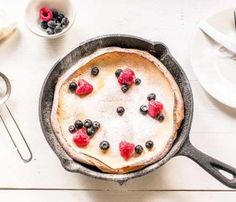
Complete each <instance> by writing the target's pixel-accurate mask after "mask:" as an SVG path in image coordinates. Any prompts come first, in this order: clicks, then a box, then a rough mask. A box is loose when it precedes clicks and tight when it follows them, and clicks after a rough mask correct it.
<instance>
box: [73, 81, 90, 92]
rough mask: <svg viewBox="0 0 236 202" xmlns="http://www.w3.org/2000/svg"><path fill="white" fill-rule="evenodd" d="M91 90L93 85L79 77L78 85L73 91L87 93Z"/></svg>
mask: <svg viewBox="0 0 236 202" xmlns="http://www.w3.org/2000/svg"><path fill="white" fill-rule="evenodd" d="M92 91H93V86H92V85H91V84H90V83H88V82H87V81H85V80H84V79H80V80H79V81H78V87H77V89H76V91H75V93H76V94H77V95H87V94H89V93H91V92H92Z"/></svg>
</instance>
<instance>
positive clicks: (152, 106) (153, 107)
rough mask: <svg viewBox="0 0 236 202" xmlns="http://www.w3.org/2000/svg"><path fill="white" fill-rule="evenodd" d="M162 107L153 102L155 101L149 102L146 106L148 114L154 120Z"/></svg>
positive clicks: (158, 103)
mask: <svg viewBox="0 0 236 202" xmlns="http://www.w3.org/2000/svg"><path fill="white" fill-rule="evenodd" d="M163 108H164V106H163V104H162V103H160V102H158V101H155V100H150V101H149V104H148V114H149V115H150V116H151V117H153V118H155V117H157V116H158V115H159V114H160V113H161V111H162V110H163Z"/></svg>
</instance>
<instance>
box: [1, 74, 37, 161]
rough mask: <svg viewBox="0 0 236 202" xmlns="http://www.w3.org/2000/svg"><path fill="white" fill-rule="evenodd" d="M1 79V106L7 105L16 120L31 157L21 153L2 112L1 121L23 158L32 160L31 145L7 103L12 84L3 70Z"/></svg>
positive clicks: (10, 114)
mask: <svg viewBox="0 0 236 202" xmlns="http://www.w3.org/2000/svg"><path fill="white" fill-rule="evenodd" d="M0 79H1V81H2V84H3V85H2V87H1V86H0V90H1V92H0V106H2V105H4V106H5V108H6V110H7V112H8V114H9V116H10V117H11V119H12V120H13V122H14V124H15V126H16V128H17V129H18V132H19V134H20V136H21V138H22V140H23V142H24V144H25V146H26V148H27V150H28V152H29V157H27V158H26V157H24V156H23V155H22V153H21V151H20V149H19V147H18V145H17V143H16V141H15V140H14V138H13V136H12V134H11V132H10V130H9V128H8V127H7V124H6V122H5V120H4V119H3V117H2V116H1V114H0V119H1V121H2V122H3V125H4V127H5V128H6V131H7V133H8V135H9V137H10V139H11V141H12V143H13V145H14V147H15V148H16V151H17V153H18V154H19V156H20V158H21V159H22V160H23V161H24V162H25V163H27V162H30V161H31V160H32V157H33V155H32V152H31V149H30V147H29V145H28V143H27V141H26V139H25V137H24V135H23V133H22V131H21V129H20V127H19V125H18V124H17V122H16V120H15V118H14V116H13V114H12V113H11V111H10V109H9V107H8V106H7V104H6V102H7V100H8V99H9V97H10V94H11V84H10V81H9V79H8V78H7V77H6V76H5V75H4V74H3V73H1V72H0ZM4 89H5V90H4Z"/></svg>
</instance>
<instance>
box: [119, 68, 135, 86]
mask: <svg viewBox="0 0 236 202" xmlns="http://www.w3.org/2000/svg"><path fill="white" fill-rule="evenodd" d="M134 80H135V74H134V72H133V70H131V69H128V68H127V69H124V70H123V71H122V72H121V73H120V75H119V77H118V82H119V83H120V84H121V85H122V84H126V85H129V86H130V85H132V84H133V83H134Z"/></svg>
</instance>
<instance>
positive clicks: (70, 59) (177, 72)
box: [39, 35, 236, 188]
mask: <svg viewBox="0 0 236 202" xmlns="http://www.w3.org/2000/svg"><path fill="white" fill-rule="evenodd" d="M110 46H117V47H122V48H135V49H139V50H145V51H148V52H149V53H151V54H152V55H154V56H155V57H156V58H158V59H159V60H160V61H161V62H162V63H163V64H164V65H165V66H166V67H167V68H168V70H169V71H170V73H171V74H172V75H173V77H174V78H175V81H176V82H177V84H178V86H179V88H180V91H181V93H182V96H183V99H184V108H185V119H184V121H183V123H182V126H181V128H180V129H179V131H178V136H177V139H176V140H175V142H174V145H173V147H172V148H171V150H170V151H169V153H168V154H167V155H166V156H165V157H164V158H163V159H161V160H160V161H158V162H156V163H153V164H151V165H149V166H146V167H145V168H143V169H141V170H138V171H134V172H131V173H127V174H107V173H103V172H102V171H99V170H98V169H97V168H95V167H93V166H88V165H85V164H81V163H79V162H76V161H74V160H72V159H71V158H70V157H69V156H68V155H67V154H66V152H65V151H64V150H63V149H62V147H61V145H60V144H59V143H58V141H57V138H56V137H55V135H54V133H53V129H52V126H51V121H50V115H51V108H52V103H53V97H54V89H55V85H56V83H57V80H58V78H59V77H60V76H61V75H62V74H63V72H65V70H67V69H69V68H70V67H71V66H73V65H74V64H75V63H77V62H78V60H79V59H80V58H82V57H85V56H87V55H90V54H91V53H93V52H94V51H96V50H97V49H99V48H104V47H110ZM192 116H193V95H192V90H191V87H190V83H189V81H188V78H187V76H186V75H185V73H184V71H183V70H182V68H181V67H180V65H179V64H178V63H177V62H176V60H175V59H174V58H173V56H172V55H171V54H170V52H169V50H168V48H167V47H166V46H165V45H164V44H162V43H159V42H151V41H148V40H145V39H142V38H138V37H134V36H129V35H106V36H102V37H97V38H94V39H91V40H89V41H86V42H84V43H81V44H80V45H79V46H78V47H77V48H75V49H74V50H72V51H71V52H70V53H69V54H67V55H66V56H65V57H64V58H62V59H61V60H59V61H58V62H57V63H56V64H55V65H54V67H53V68H52V70H51V71H50V72H49V74H48V76H47V78H46V80H45V82H44V84H43V87H42V91H41V95H40V101H39V118H40V123H41V127H42V130H43V133H44V135H45V137H46V140H47V141H48V143H49V145H50V146H51V148H52V149H53V150H54V152H55V153H56V155H57V156H58V157H59V159H60V161H61V164H62V166H63V167H64V168H65V169H66V170H68V171H71V172H78V173H82V174H85V175H88V176H91V177H95V178H99V179H104V180H111V181H116V182H119V183H120V184H122V183H124V182H125V181H127V180H129V179H131V178H135V177H139V176H142V175H145V174H147V173H149V172H151V171H153V170H155V169H157V168H159V167H160V166H162V165H163V164H165V163H166V162H167V161H168V160H170V159H171V158H172V157H174V156H186V157H188V158H190V159H192V160H193V161H195V162H196V163H198V164H199V165H200V166H201V167H202V168H203V169H205V170H206V171H207V172H208V173H210V174H211V175H212V176H214V177H215V178H216V179H218V180H219V181H221V182H222V183H223V184H225V185H227V186H229V187H231V188H236V169H235V168H233V167H231V166H229V165H227V164H225V163H222V162H220V161H218V160H216V159H214V158H212V157H210V156H208V155H206V154H204V153H202V152H201V151H199V150H198V149H196V148H195V147H194V146H193V145H192V144H191V143H190V141H189V132H190V128H191V122H192ZM220 170H223V171H225V172H227V173H230V174H231V175H232V179H230V178H228V177H226V176H224V175H222V174H221V172H220Z"/></svg>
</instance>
